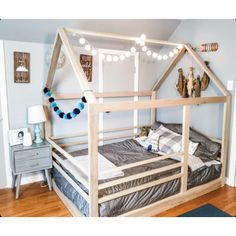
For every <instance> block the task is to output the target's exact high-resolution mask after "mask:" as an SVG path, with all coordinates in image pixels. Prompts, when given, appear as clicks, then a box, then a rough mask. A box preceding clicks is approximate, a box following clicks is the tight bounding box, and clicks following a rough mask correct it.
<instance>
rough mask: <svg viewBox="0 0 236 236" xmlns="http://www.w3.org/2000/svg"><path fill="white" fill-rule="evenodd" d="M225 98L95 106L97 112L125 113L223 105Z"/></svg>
mask: <svg viewBox="0 0 236 236" xmlns="http://www.w3.org/2000/svg"><path fill="white" fill-rule="evenodd" d="M225 101H226V97H225V96H224V97H200V98H177V99H159V100H153V101H152V100H151V101H150V100H143V101H137V102H128V101H125V102H119V103H117V102H114V103H105V104H97V105H96V109H97V111H98V112H105V111H126V110H134V109H148V108H157V107H176V106H184V105H198V104H207V103H224V102H225Z"/></svg>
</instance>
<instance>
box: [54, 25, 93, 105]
mask: <svg viewBox="0 0 236 236" xmlns="http://www.w3.org/2000/svg"><path fill="white" fill-rule="evenodd" d="M58 32H59V35H60V37H61V40H62V43H63V45H64V47H65V51H66V54H67V57H68V59H69V61H70V63H71V65H72V68H73V70H74V73H75V75H76V78H77V80H78V82H79V85H80V87H81V89H82V91H83V93H84V96H85V97H86V100H87V102H88V103H96V98H95V96H94V94H93V91H92V90H91V88H90V87H89V84H88V80H87V77H86V75H85V73H84V70H83V68H82V66H81V64H80V62H79V60H78V59H77V57H76V55H75V52H74V49H73V47H72V46H71V44H70V42H69V40H68V37H67V34H66V31H65V29H64V28H60V29H59V30H58Z"/></svg>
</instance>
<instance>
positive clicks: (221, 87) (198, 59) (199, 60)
mask: <svg viewBox="0 0 236 236" xmlns="http://www.w3.org/2000/svg"><path fill="white" fill-rule="evenodd" d="M185 48H186V49H187V51H188V52H189V54H190V55H191V56H192V57H193V58H194V60H195V61H196V62H197V64H198V65H199V66H200V67H201V68H202V69H203V70H204V72H205V73H206V74H207V75H208V76H209V77H210V79H211V80H212V81H213V82H214V83H215V84H216V86H217V87H218V89H219V90H220V91H221V92H222V94H223V95H225V96H229V95H230V93H229V92H228V90H227V89H226V88H225V86H224V84H223V83H222V82H221V81H220V79H219V78H217V76H216V75H215V74H214V73H213V72H212V71H211V70H210V69H209V68H208V67H207V65H206V64H205V62H204V61H203V60H202V58H201V57H200V56H199V55H198V53H197V52H195V51H194V50H193V49H192V47H191V45H189V44H186V45H185Z"/></svg>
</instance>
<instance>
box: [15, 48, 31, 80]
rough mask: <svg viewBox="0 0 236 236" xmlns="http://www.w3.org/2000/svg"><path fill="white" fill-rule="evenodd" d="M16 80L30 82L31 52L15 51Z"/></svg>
mask: <svg viewBox="0 0 236 236" xmlns="http://www.w3.org/2000/svg"><path fill="white" fill-rule="evenodd" d="M14 82H15V83H30V54H29V53H26V52H14Z"/></svg>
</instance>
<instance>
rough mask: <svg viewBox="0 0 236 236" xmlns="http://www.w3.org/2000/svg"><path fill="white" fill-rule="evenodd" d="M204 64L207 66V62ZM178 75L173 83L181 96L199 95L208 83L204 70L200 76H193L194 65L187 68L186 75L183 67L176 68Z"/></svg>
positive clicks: (208, 79)
mask: <svg viewBox="0 0 236 236" xmlns="http://www.w3.org/2000/svg"><path fill="white" fill-rule="evenodd" d="M205 64H206V65H207V67H208V68H209V62H208V61H205ZM178 73H179V77H178V79H177V83H176V85H175V87H176V89H177V91H178V93H179V95H180V96H181V97H182V98H188V97H193V96H194V97H201V91H205V90H206V89H207V87H208V85H209V83H210V78H209V76H208V75H207V74H206V73H205V72H204V73H203V75H202V78H201V77H200V75H198V76H197V78H195V77H194V67H190V68H189V73H188V76H187V77H185V75H184V73H183V69H182V68H179V69H178Z"/></svg>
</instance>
